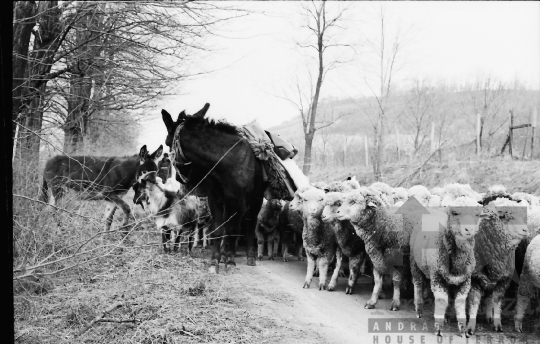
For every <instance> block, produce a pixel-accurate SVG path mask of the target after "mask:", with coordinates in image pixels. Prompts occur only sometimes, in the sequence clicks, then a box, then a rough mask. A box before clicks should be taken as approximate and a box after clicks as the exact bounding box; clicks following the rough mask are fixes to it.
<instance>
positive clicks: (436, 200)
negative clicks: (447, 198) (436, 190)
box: [427, 195, 442, 208]
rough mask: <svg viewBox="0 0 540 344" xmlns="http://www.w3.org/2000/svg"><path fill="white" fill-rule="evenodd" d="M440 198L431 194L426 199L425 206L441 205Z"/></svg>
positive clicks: (436, 206) (435, 206)
mask: <svg viewBox="0 0 540 344" xmlns="http://www.w3.org/2000/svg"><path fill="white" fill-rule="evenodd" d="M441 203H442V199H441V196H439V195H431V197H430V198H429V199H428V203H427V206H428V207H430V208H438V207H440V206H441Z"/></svg>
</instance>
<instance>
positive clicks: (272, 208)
mask: <svg viewBox="0 0 540 344" xmlns="http://www.w3.org/2000/svg"><path fill="white" fill-rule="evenodd" d="M282 208H283V206H282V204H281V201H280V200H278V199H271V200H269V201H266V200H264V203H263V205H262V207H261V210H260V211H259V214H258V215H257V224H256V225H255V235H256V236H257V244H258V252H257V253H258V257H259V260H262V259H263V249H264V240H265V239H267V240H268V257H269V259H270V260H274V258H275V257H277V251H278V245H279V237H280V232H279V230H278V223H279V214H280V213H281V209H282Z"/></svg>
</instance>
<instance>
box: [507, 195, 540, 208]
mask: <svg viewBox="0 0 540 344" xmlns="http://www.w3.org/2000/svg"><path fill="white" fill-rule="evenodd" d="M511 196H512V198H513V199H514V200H516V201H526V202H527V205H528V207H529V208H533V207H540V198H538V197H536V196H534V195H531V194H528V193H525V192H514V193H513V194H512V195H511Z"/></svg>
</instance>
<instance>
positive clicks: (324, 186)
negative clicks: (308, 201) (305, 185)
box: [311, 182, 328, 190]
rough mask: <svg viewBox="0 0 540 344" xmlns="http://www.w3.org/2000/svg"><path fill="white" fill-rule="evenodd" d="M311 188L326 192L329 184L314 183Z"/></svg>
mask: <svg viewBox="0 0 540 344" xmlns="http://www.w3.org/2000/svg"><path fill="white" fill-rule="evenodd" d="M311 186H313V187H314V188H317V189H321V190H324V189H326V188H327V187H328V184H327V183H325V182H314V183H311Z"/></svg>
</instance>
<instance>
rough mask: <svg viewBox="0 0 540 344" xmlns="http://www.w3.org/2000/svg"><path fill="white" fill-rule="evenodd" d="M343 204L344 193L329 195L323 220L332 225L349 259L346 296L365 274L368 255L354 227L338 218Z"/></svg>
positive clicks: (330, 288) (338, 241)
mask: <svg viewBox="0 0 540 344" xmlns="http://www.w3.org/2000/svg"><path fill="white" fill-rule="evenodd" d="M342 202H343V194H342V193H339V192H329V193H327V194H326V197H325V204H324V209H323V212H322V217H321V218H322V220H323V221H324V222H327V223H329V224H331V227H332V228H333V230H334V232H335V234H336V240H337V243H338V245H339V247H340V249H341V252H342V253H343V254H344V255H345V256H347V257H349V269H350V273H349V281H348V284H347V288H346V289H345V294H352V293H353V289H354V286H355V285H356V280H357V279H358V277H359V275H360V274H364V273H365V264H366V258H367V253H366V248H365V245H364V241H363V240H362V239H360V237H359V236H357V235H356V234H355V233H354V227H352V225H351V223H350V222H349V221H340V220H338V219H337V218H336V210H337V209H338V208H339V207H340V206H341V204H342ZM333 289H334V288H333V286H330V285H329V286H328V290H333Z"/></svg>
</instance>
